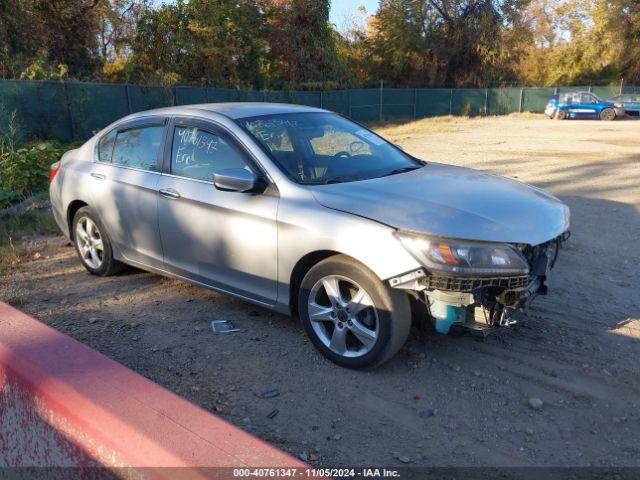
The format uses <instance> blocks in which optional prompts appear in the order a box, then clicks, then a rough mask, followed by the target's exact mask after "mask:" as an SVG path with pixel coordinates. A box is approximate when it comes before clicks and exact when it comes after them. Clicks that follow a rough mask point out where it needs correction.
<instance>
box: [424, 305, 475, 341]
mask: <svg viewBox="0 0 640 480" xmlns="http://www.w3.org/2000/svg"><path fill="white" fill-rule="evenodd" d="M429 311H430V313H431V316H432V317H433V319H434V321H435V327H436V332H438V333H444V334H447V333H449V330H450V329H451V325H453V324H454V323H455V322H460V323H463V322H464V321H465V318H466V315H467V307H466V306H456V305H451V304H448V303H445V302H442V301H440V300H431V299H430V300H429Z"/></svg>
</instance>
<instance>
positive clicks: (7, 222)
mask: <svg viewBox="0 0 640 480" xmlns="http://www.w3.org/2000/svg"><path fill="white" fill-rule="evenodd" d="M56 233H59V229H58V226H57V224H56V222H55V220H54V218H53V214H52V213H51V210H50V208H49V203H48V201H46V200H44V199H43V200H42V202H37V203H36V204H34V205H32V206H31V207H29V208H28V209H26V210H25V211H22V212H19V213H16V214H15V215H11V216H10V217H8V218H4V219H1V220H0V275H6V274H8V273H9V272H11V271H12V270H15V269H16V268H18V267H19V266H20V264H22V263H23V262H25V261H27V260H31V259H33V257H34V255H37V254H38V253H39V252H38V247H36V246H34V242H30V243H29V245H25V242H24V240H25V237H27V238H28V237H41V236H44V235H54V234H56Z"/></svg>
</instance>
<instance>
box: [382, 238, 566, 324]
mask: <svg viewBox="0 0 640 480" xmlns="http://www.w3.org/2000/svg"><path fill="white" fill-rule="evenodd" d="M568 238H569V232H565V233H564V234H562V235H560V236H558V237H556V238H554V239H552V240H550V241H548V242H545V243H543V244H541V245H537V246H534V247H532V246H530V245H518V249H519V250H520V251H521V253H522V254H523V256H524V257H525V258H526V259H527V262H528V263H529V273H528V274H527V275H509V276H491V277H488V276H463V275H447V274H443V273H438V272H430V271H428V270H427V269H426V268H420V269H417V270H415V271H412V272H408V273H406V274H404V275H400V276H397V277H394V278H391V279H390V280H389V283H390V285H391V286H392V287H393V288H399V289H404V290H408V291H410V292H411V293H412V294H413V295H414V296H415V298H416V299H417V300H419V301H420V302H422V303H423V304H424V306H425V309H426V312H427V314H428V317H429V319H430V320H431V322H432V323H433V325H434V328H435V330H436V331H437V332H439V333H444V334H447V333H449V332H451V331H454V330H455V331H460V330H463V331H468V332H470V333H474V334H481V335H486V334H487V333H491V332H494V331H496V330H498V329H499V328H501V327H508V326H510V325H513V324H514V323H516V320H515V319H514V314H515V313H516V312H518V311H523V310H526V309H527V307H528V306H529V304H530V303H531V302H532V301H533V299H534V298H535V297H537V296H538V295H546V293H547V286H546V281H547V279H548V278H549V275H550V273H551V270H552V269H553V267H554V266H555V263H556V260H557V257H558V252H559V250H560V248H561V246H562V244H563V243H564V242H565V241H566V240H567V239H568Z"/></svg>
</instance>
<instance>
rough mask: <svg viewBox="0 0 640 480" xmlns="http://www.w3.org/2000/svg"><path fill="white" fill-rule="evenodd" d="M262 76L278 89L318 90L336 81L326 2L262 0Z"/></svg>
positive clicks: (336, 72)
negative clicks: (264, 56)
mask: <svg viewBox="0 0 640 480" xmlns="http://www.w3.org/2000/svg"><path fill="white" fill-rule="evenodd" d="M261 5H262V10H263V11H264V13H265V17H264V18H265V20H266V43H267V52H266V65H265V73H266V75H267V77H268V78H269V80H270V81H271V83H272V84H273V85H274V86H278V87H291V88H308V87H314V88H319V87H321V86H323V85H324V86H327V85H330V86H331V85H335V84H337V82H338V80H339V78H338V76H339V68H338V66H337V55H336V46H335V38H334V32H333V29H332V28H331V26H330V25H329V1H328V0H263V1H262V2H261Z"/></svg>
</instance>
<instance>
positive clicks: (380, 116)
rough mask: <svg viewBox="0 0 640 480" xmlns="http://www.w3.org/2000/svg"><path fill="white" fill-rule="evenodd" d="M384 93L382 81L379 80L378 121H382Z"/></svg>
mask: <svg viewBox="0 0 640 480" xmlns="http://www.w3.org/2000/svg"><path fill="white" fill-rule="evenodd" d="M383 91H384V80H380V111H379V112H378V120H379V121H382V95H383Z"/></svg>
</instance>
